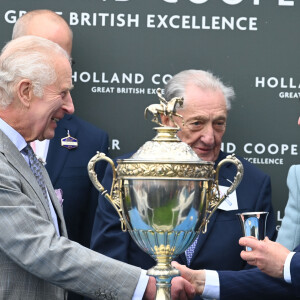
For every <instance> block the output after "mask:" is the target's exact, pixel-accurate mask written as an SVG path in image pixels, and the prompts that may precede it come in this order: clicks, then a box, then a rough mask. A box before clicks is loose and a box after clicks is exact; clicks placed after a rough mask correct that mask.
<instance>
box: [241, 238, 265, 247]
mask: <svg viewBox="0 0 300 300" xmlns="http://www.w3.org/2000/svg"><path fill="white" fill-rule="evenodd" d="M259 243H260V241H259V240H257V239H256V238H255V237H250V236H249V237H242V238H240V240H239V244H240V245H241V246H245V247H250V248H252V249H256V248H257V247H258V246H259Z"/></svg>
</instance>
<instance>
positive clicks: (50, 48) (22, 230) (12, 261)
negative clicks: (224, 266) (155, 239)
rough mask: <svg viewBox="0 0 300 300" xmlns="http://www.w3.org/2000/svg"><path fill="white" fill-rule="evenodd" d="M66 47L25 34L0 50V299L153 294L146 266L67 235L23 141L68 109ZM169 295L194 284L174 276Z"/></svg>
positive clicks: (45, 134) (188, 291)
mask: <svg viewBox="0 0 300 300" xmlns="http://www.w3.org/2000/svg"><path fill="white" fill-rule="evenodd" d="M71 75H72V74H71V66H70V60H69V56H68V54H67V53H66V52H65V51H64V50H63V49H62V48H61V47H60V46H58V45H57V44H56V43H53V42H51V41H49V40H46V39H43V38H40V37H34V36H25V37H21V38H18V39H15V40H13V41H11V42H10V43H8V44H7V45H6V46H5V47H4V49H3V50H2V52H1V55H0V299H12V300H16V299H22V300H24V299H25V300H26V299H28V300H32V299H39V300H56V299H57V300H58V299H66V297H67V292H66V290H71V291H74V292H76V293H80V294H82V295H84V296H87V297H89V298H93V299H122V300H124V299H132V298H133V299H141V298H143V299H153V297H154V294H155V283H154V282H155V280H154V278H150V279H149V278H148V277H147V276H146V275H145V271H142V270H141V269H140V268H137V267H133V266H130V265H127V264H124V263H121V262H118V261H115V260H113V259H110V258H107V257H105V256H103V255H100V254H98V253H96V252H93V251H92V250H89V249H87V248H85V247H83V246H81V245H80V244H78V243H76V242H72V241H70V240H69V239H68V238H67V232H66V226H65V221H64V218H63V214H62V208H61V205H60V203H59V201H58V199H57V198H56V195H55V192H54V190H53V187H52V185H51V182H50V179H49V177H48V175H47V172H46V171H45V168H44V166H43V165H42V163H41V162H39V161H38V160H37V158H36V157H35V156H34V155H33V152H32V149H31V148H30V146H29V142H31V141H33V140H36V139H38V140H43V139H50V138H53V136H54V132H55V128H56V126H57V122H58V121H59V120H61V119H62V118H63V117H64V115H65V114H66V113H73V112H74V106H73V102H72V98H71V96H70V89H71V88H72V77H71ZM173 287H174V288H173V289H172V295H173V297H174V299H189V298H191V297H192V296H193V294H194V289H193V288H192V286H191V285H190V284H189V283H188V282H187V281H185V280H184V279H183V278H181V277H178V278H176V279H175V280H173Z"/></svg>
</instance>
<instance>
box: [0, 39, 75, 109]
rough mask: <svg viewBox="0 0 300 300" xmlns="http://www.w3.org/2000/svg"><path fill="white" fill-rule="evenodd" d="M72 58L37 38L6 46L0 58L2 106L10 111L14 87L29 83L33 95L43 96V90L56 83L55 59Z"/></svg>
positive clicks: (14, 42) (56, 46) (13, 41)
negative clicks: (28, 81)
mask: <svg viewBox="0 0 300 300" xmlns="http://www.w3.org/2000/svg"><path fill="white" fill-rule="evenodd" d="M58 55H60V56H64V57H66V58H67V59H68V60H70V57H69V55H68V54H67V52H66V51H65V50H63V49H62V48H61V47H60V46H59V45H57V44H56V43H54V42H52V41H49V40H47V39H44V38H41V37H37V36H30V35H28V36H23V37H20V38H17V39H14V40H12V41H10V42H9V43H7V44H6V46H5V47H4V48H3V49H2V51H1V55H0V106H1V107H2V108H5V107H7V106H8V105H9V104H10V103H11V102H12V101H13V99H14V93H15V87H16V85H17V84H18V83H19V82H20V80H22V79H25V78H26V79H29V80H30V81H31V83H32V86H33V93H34V94H35V96H37V97H42V96H43V91H44V87H45V86H47V85H50V84H52V83H54V82H55V80H56V78H57V77H56V73H55V67H54V61H55V57H56V56H58Z"/></svg>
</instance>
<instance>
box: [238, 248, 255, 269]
mask: <svg viewBox="0 0 300 300" xmlns="http://www.w3.org/2000/svg"><path fill="white" fill-rule="evenodd" d="M241 258H242V259H243V260H246V261H247V263H248V264H249V265H255V264H256V258H255V256H254V255H253V253H251V251H244V250H243V251H242V252H241Z"/></svg>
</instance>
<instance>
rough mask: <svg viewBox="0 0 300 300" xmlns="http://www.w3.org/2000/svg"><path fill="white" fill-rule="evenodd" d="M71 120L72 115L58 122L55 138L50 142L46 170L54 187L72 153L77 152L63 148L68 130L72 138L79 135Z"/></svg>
mask: <svg viewBox="0 0 300 300" xmlns="http://www.w3.org/2000/svg"><path fill="white" fill-rule="evenodd" d="M71 119H72V116H71V115H65V117H64V118H63V119H62V120H60V121H59V122H58V126H57V128H56V130H55V136H54V138H53V139H52V140H50V144H49V149H48V154H47V159H46V161H47V164H46V169H47V171H48V174H49V177H50V178H51V182H52V184H53V186H55V184H56V182H57V180H58V178H59V175H60V173H61V171H62V169H63V168H64V165H65V163H66V160H67V157H68V155H69V153H70V151H75V150H68V149H66V148H64V147H62V146H61V139H62V138H64V137H66V136H67V132H68V130H69V132H70V135H71V136H73V137H76V135H77V132H78V127H77V126H76V125H74V124H73V123H74V122H70V120H71Z"/></svg>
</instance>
